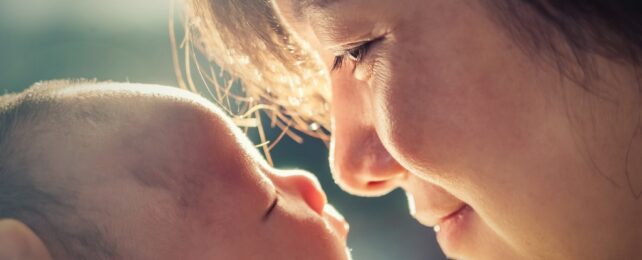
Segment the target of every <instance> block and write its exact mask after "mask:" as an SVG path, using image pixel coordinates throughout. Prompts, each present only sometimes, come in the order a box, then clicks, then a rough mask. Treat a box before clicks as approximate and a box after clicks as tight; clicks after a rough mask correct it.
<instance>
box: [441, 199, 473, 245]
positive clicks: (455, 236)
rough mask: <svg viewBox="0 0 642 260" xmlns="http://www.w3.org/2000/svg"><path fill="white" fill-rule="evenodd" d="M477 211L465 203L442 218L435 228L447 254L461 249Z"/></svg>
mask: <svg viewBox="0 0 642 260" xmlns="http://www.w3.org/2000/svg"><path fill="white" fill-rule="evenodd" d="M474 214H475V211H474V210H473V209H472V208H471V207H470V206H468V205H463V206H462V207H461V208H459V209H458V210H456V211H454V212H453V213H451V214H449V215H448V216H446V217H444V218H442V219H441V220H440V221H439V223H438V224H437V225H435V226H434V230H435V232H436V233H437V241H438V242H439V245H440V246H441V248H442V249H443V250H444V252H445V253H446V254H453V253H455V252H456V251H458V250H459V249H461V246H462V243H463V242H464V240H465V236H466V233H469V232H467V231H470V229H471V228H472V226H471V223H472V218H473V215H474Z"/></svg>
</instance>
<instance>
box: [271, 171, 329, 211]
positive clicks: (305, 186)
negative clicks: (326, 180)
mask: <svg viewBox="0 0 642 260" xmlns="http://www.w3.org/2000/svg"><path fill="white" fill-rule="evenodd" d="M276 178H278V181H277V182H278V183H280V184H282V185H284V186H286V187H289V188H291V189H293V190H294V191H295V192H297V193H298V195H300V197H301V198H303V200H305V202H306V203H307V204H308V206H309V207H310V208H311V209H312V210H314V211H315V212H316V213H318V214H319V215H322V214H323V208H324V207H325V205H326V204H327V202H328V200H327V197H326V195H325V193H324V192H323V190H322V189H321V184H319V180H318V179H317V178H316V177H315V176H314V175H313V174H312V173H309V172H307V171H302V170H289V171H279V172H278V177H276Z"/></svg>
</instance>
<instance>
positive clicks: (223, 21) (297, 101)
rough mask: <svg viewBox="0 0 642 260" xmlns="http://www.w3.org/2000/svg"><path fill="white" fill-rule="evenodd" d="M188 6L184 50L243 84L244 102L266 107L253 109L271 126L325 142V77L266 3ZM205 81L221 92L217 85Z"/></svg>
mask: <svg viewBox="0 0 642 260" xmlns="http://www.w3.org/2000/svg"><path fill="white" fill-rule="evenodd" d="M187 2H188V5H187V8H186V10H187V14H188V15H187V19H186V22H187V24H186V28H187V32H186V33H187V37H186V39H187V41H186V42H185V43H184V44H189V45H186V46H187V47H188V48H189V47H194V48H196V49H198V50H200V51H201V53H202V54H203V55H204V56H205V57H207V59H208V60H210V61H213V62H214V63H216V65H218V66H221V67H222V68H223V69H224V70H225V71H226V72H228V73H230V74H231V75H232V76H233V77H235V78H239V79H241V80H242V84H243V87H244V91H245V94H246V95H247V96H248V97H249V98H248V99H245V101H246V102H250V103H251V102H257V103H260V104H264V105H263V106H256V107H257V108H260V109H263V110H264V111H265V112H266V113H267V114H268V115H269V116H270V117H271V119H272V123H273V124H276V125H278V126H280V127H281V128H289V127H294V128H296V129H298V130H300V131H303V132H305V133H308V134H310V135H312V136H316V137H319V138H322V139H325V140H329V139H328V137H329V136H328V135H327V129H329V126H330V116H329V106H328V103H329V102H328V100H329V98H330V89H329V86H330V80H329V75H328V74H327V72H326V71H325V70H324V69H323V65H322V62H320V57H318V55H315V54H314V52H311V51H310V48H308V47H306V46H305V45H304V43H303V41H301V40H299V39H297V38H296V36H294V35H292V34H291V33H290V30H289V29H287V28H285V25H283V24H282V23H281V21H280V20H279V18H278V16H277V14H276V12H275V10H274V9H273V6H272V3H271V2H270V1H269V0H253V1H245V0H232V1H227V0H223V1H221V0H188V1H187ZM184 46H185V45H184ZM187 55H189V54H187ZM201 75H202V74H201ZM187 77H188V81H189V75H188V76H187ZM206 81H209V83H210V84H214V85H216V86H220V84H218V82H219V80H217V79H214V80H212V79H207V80H206ZM223 85H227V84H223Z"/></svg>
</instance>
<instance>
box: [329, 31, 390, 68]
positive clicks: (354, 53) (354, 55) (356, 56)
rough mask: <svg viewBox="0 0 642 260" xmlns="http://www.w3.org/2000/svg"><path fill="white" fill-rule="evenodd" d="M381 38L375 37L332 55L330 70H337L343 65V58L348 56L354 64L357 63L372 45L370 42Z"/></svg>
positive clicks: (372, 42)
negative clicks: (332, 61) (332, 60)
mask: <svg viewBox="0 0 642 260" xmlns="http://www.w3.org/2000/svg"><path fill="white" fill-rule="evenodd" d="M381 39H382V38H376V39H374V40H371V41H367V42H364V43H363V44H361V45H359V46H357V47H354V48H352V49H348V50H346V51H345V52H343V53H342V54H340V55H338V56H335V57H334V63H333V64H332V71H335V70H338V69H340V68H341V67H342V66H343V63H344V62H345V59H346V58H348V59H350V60H352V61H353V62H354V63H355V64H359V63H360V62H361V61H363V59H364V58H365V56H366V54H367V53H368V51H369V50H370V48H371V47H372V44H374V43H376V42H378V41H380V40H381Z"/></svg>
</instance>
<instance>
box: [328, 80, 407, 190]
mask: <svg viewBox="0 0 642 260" xmlns="http://www.w3.org/2000/svg"><path fill="white" fill-rule="evenodd" d="M359 84H363V83H362V82H360V81H356V80H352V79H346V78H343V80H342V79H341V78H339V77H335V78H334V79H333V87H332V109H333V126H332V143H331V152H330V165H331V167H332V174H333V177H334V180H335V182H336V183H337V184H338V185H339V186H341V188H342V189H344V190H345V191H347V192H350V193H352V194H355V195H360V196H381V195H384V194H386V193H388V192H390V191H392V190H394V189H395V188H397V187H399V185H400V182H401V181H402V180H403V179H404V178H405V177H406V171H405V169H404V168H403V167H402V166H401V165H399V163H398V162H397V161H396V160H395V159H394V158H393V157H392V156H391V155H390V153H388V150H386V148H385V147H384V146H383V144H382V142H381V140H380V139H379V135H378V134H377V132H376V130H375V127H374V125H375V120H377V115H374V114H373V112H372V111H374V109H373V107H372V103H373V102H372V97H371V93H370V92H369V87H368V86H364V85H359Z"/></svg>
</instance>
